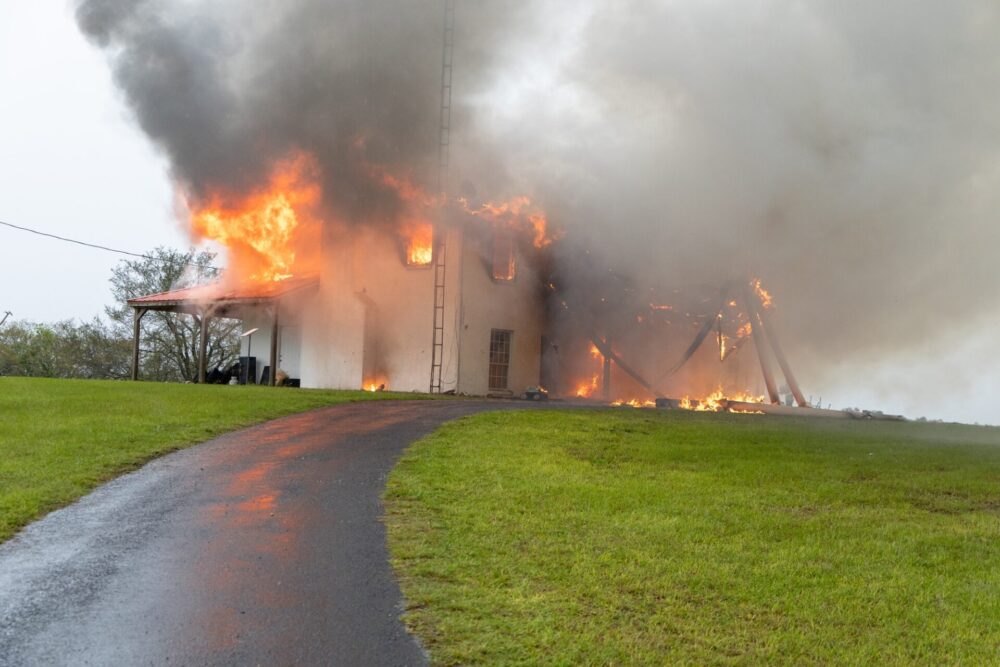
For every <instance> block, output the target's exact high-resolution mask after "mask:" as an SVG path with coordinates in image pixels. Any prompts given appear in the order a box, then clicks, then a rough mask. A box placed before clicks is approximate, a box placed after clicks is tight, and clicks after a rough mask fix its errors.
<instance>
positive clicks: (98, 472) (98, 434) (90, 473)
mask: <svg viewBox="0 0 1000 667" xmlns="http://www.w3.org/2000/svg"><path fill="white" fill-rule="evenodd" d="M410 396H412V395H410V394H403V395H400V394H390V393H377V394H373V393H369V392H362V391H353V392H351V391H318V390H306V389H284V388H272V387H256V386H249V387H230V386H224V385H190V384H188V385H185V384H154V383H147V382H104V381H98V380H51V379H41V378H14V377H0V541H3V540H4V539H6V538H8V537H10V536H11V535H12V534H13V533H14V532H15V531H16V530H17V529H18V528H20V527H22V526H23V525H25V524H26V523H27V522H28V521H31V520H32V519H34V518H37V517H39V516H41V515H42V514H44V513H45V512H48V511H50V510H52V509H54V508H56V507H59V506H60V505H64V504H66V503H67V502H70V501H72V500H74V499H76V498H78V497H80V496H81V495H83V494H84V493H86V492H87V491H89V490H91V489H92V488H94V487H95V486H97V485H98V484H100V483H101V482H103V481H106V480H108V479H110V478H112V477H114V476H116V475H119V474H121V473H122V472H125V471H128V470H131V469H134V468H135V467H137V466H139V465H141V464H142V463H144V462H146V461H148V460H149V459H151V458H153V457H155V456H158V455H160V454H164V453H166V452H169V451H172V450H175V449H179V448H181V447H184V446H187V445H190V444H193V443H196V442H202V441H204V440H208V439H209V438H211V437H213V436H215V435H218V434H220V433H224V432H226V431H231V430H234V429H236V428H240V427H242V426H248V425H250V424H253V423H256V422H261V421H265V420H268V419H273V418H275V417H280V416H282V415H286V414H291V413H294V412H302V411H304V410H309V409H312V408H317V407H321V406H324V405H331V404H333V403H342V402H345V401H356V400H369V399H381V398H400V397H410Z"/></svg>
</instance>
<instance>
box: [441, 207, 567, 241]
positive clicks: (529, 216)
mask: <svg viewBox="0 0 1000 667" xmlns="http://www.w3.org/2000/svg"><path fill="white" fill-rule="evenodd" d="M457 201H458V204H459V206H461V207H462V210H463V211H465V212H466V213H468V214H470V215H474V216H476V217H477V218H483V219H484V220H489V221H490V222H493V223H497V224H502V225H506V226H508V227H511V228H513V229H520V230H524V231H529V232H531V234H532V241H531V242H532V244H533V245H534V246H535V247H536V248H545V247H547V246H549V245H551V244H552V242H553V241H557V240H559V238H561V237H562V234H561V233H558V232H556V233H550V232H549V221H548V218H547V217H546V216H545V212H544V211H542V210H541V209H539V208H537V207H532V205H531V199H529V198H528V197H525V196H524V195H520V196H517V197H514V198H513V199H510V200H508V201H505V202H500V203H499V204H496V203H493V202H486V203H485V204H482V205H480V206H479V208H472V207H471V206H470V205H469V202H468V200H466V199H464V198H459V199H458V200H457Z"/></svg>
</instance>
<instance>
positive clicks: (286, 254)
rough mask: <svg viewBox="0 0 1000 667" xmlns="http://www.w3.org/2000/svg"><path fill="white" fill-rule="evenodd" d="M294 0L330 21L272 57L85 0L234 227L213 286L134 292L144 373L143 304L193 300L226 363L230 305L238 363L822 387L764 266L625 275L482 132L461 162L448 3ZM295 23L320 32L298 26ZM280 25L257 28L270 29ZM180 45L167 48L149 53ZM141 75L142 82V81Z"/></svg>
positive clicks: (337, 380)
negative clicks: (217, 330)
mask: <svg viewBox="0 0 1000 667" xmlns="http://www.w3.org/2000/svg"><path fill="white" fill-rule="evenodd" d="M295 8H296V9H297V10H301V13H299V12H297V11H292V10H289V11H290V13H289V14H287V15H284V14H281V12H280V11H279V15H280V16H281V18H282V20H287V21H288V22H289V23H288V25H300V26H302V27H304V26H310V27H311V26H312V25H313V23H315V22H316V21H320V19H322V21H321V22H322V24H323V25H324V26H327V28H328V30H329V31H330V32H331V35H329V36H328V35H327V34H326V32H325V31H326V30H327V28H324V31H320V32H317V33H316V35H317V39H319V41H318V42H315V43H314V42H313V41H311V39H312V38H310V40H307V43H308V44H310V45H312V46H314V47H315V49H313V50H311V51H309V52H308V53H305V54H297V55H296V54H294V53H292V54H285V50H284V49H285V47H286V46H287V43H286V42H283V41H280V40H279V41H280V44H281V46H282V48H281V49H279V50H278V51H277V52H276V53H279V54H284V55H279V56H278V59H277V64H272V63H271V61H270V59H265V60H260V59H258V58H256V56H255V54H256V53H257V51H256V50H254V49H245V50H240V49H233V50H225V51H219V52H214V51H212V49H209V53H207V54H206V53H205V51H204V49H205V48H207V46H208V45H206V44H205V43H203V42H200V41H194V42H191V41H189V40H190V35H188V34H187V33H186V32H184V31H183V30H182V29H181V26H182V25H183V24H184V19H185V18H186V17H187V15H186V14H185V13H184V11H181V10H178V11H179V12H180V13H179V14H178V15H177V16H176V17H175V18H176V19H177V21H178V22H177V23H176V24H164V23H162V22H160V21H159V20H157V19H156V14H155V11H154V10H152V9H150V10H148V11H154V13H153V14H152V15H146V14H145V13H144V12H146V11H147V9H143V8H142V7H139V6H137V7H132V8H131V9H123V10H122V11H121V12H117V11H104V10H103V9H100V8H99V7H98V6H97V5H93V4H92V3H87V2H85V3H84V4H83V5H82V14H81V21H82V22H83V23H84V25H85V26H86V27H87V29H88V31H90V32H91V33H92V34H93V35H94V37H95V39H97V40H98V41H100V42H102V43H105V44H107V43H112V42H113V43H119V44H121V45H123V47H124V51H120V52H119V53H142V54H146V55H147V56H148V57H142V58H123V59H121V60H119V61H118V62H119V64H120V66H121V67H122V70H121V72H120V73H119V76H120V78H121V79H122V81H124V82H125V84H126V85H125V88H126V91H127V93H128V95H129V99H130V102H131V103H132V105H133V106H134V108H135V109H136V111H137V113H138V116H139V120H140V123H141V124H142V125H143V127H144V128H145V129H146V130H147V131H148V132H149V133H150V134H151V136H153V137H154V138H155V139H156V140H157V141H158V142H159V143H160V144H161V145H162V146H164V148H165V149H166V151H167V153H168V154H169V156H170V160H171V167H172V170H173V174H174V176H175V178H176V182H177V189H178V194H179V199H180V200H182V201H183V205H184V206H185V207H186V209H187V210H186V211H185V215H184V217H185V218H187V220H188V221H189V223H190V228H191V231H192V236H193V238H195V239H198V240H209V241H213V242H215V243H218V244H221V245H222V246H224V247H225V250H226V254H227V259H228V266H227V271H226V274H225V275H224V276H223V277H222V279H221V280H220V281H219V283H218V284H215V285H207V286H198V287H189V288H185V289H179V290H174V291H171V292H167V293H164V294H156V295H148V296H141V297H137V298H135V299H132V300H131V301H130V302H129V304H130V305H131V306H132V307H133V308H134V309H135V330H134V333H135V350H136V352H135V357H134V359H133V377H134V378H135V377H138V374H139V367H140V358H139V354H140V353H139V350H140V341H141V334H142V317H143V315H144V314H145V313H146V312H148V311H150V310H160V311H171V312H175V313H182V314H186V315H188V316H191V317H195V318H197V320H198V322H199V324H200V330H201V341H200V342H201V349H202V354H201V363H200V369H199V375H200V377H201V379H202V381H204V380H205V379H206V377H207V375H208V374H209V372H210V371H211V370H212V369H207V368H205V361H204V359H205V357H206V355H205V353H204V349H205V345H206V341H207V337H208V323H209V322H210V321H211V319H212V318H218V317H224V318H236V319H239V320H241V321H242V322H243V329H244V332H245V333H246V334H247V335H246V336H245V340H244V347H243V349H241V358H242V364H241V365H242V374H243V379H244V381H247V382H258V383H260V382H266V383H268V384H275V383H276V382H277V380H278V378H279V377H280V378H281V379H282V381H285V380H288V381H290V382H291V383H293V384H298V385H299V386H303V387H327V388H342V389H358V388H365V389H370V390H377V389H380V388H381V389H388V390H398V391H430V392H456V393H463V394H472V395H498V396H517V395H521V394H522V393H524V392H526V390H529V389H535V390H536V391H533V392H532V393H533V395H535V396H544V395H546V391H545V390H544V389H541V388H542V387H545V388H546V389H547V390H548V393H551V394H552V395H555V396H563V397H569V398H577V399H586V398H589V399H599V400H602V401H605V402H615V403H619V404H629V405H652V404H655V403H656V402H657V401H660V402H661V403H663V404H664V405H672V406H675V407H691V408H701V409H705V408H706V406H707V407H708V408H711V409H727V408H728V407H729V406H730V402H732V403H733V404H734V405H735V404H736V402H743V403H750V404H761V403H763V402H765V401H767V402H769V403H770V404H775V403H778V402H780V401H782V389H787V391H786V392H785V393H786V394H787V395H789V396H792V397H793V399H794V401H795V403H796V404H797V405H799V406H805V405H806V404H807V401H806V400H805V398H804V397H803V396H802V393H801V391H800V390H799V389H798V386H797V383H796V381H795V378H794V376H793V375H792V373H791V370H790V368H789V367H788V364H787V360H786V359H785V358H784V356H783V353H782V351H781V348H780V346H779V345H778V343H777V339H776V337H775V335H774V329H773V327H772V326H771V325H769V324H768V322H767V320H768V317H769V316H768V314H767V311H768V309H769V308H770V307H771V306H772V303H771V298H770V295H769V294H767V292H766V291H765V290H764V289H763V287H762V286H761V285H760V283H759V281H757V282H747V281H746V277H745V276H741V277H739V278H737V279H735V280H729V281H725V278H724V277H723V278H722V279H723V281H724V284H722V285H721V291H720V285H719V284H715V285H711V286H709V287H708V288H707V289H705V288H704V286H703V285H702V286H700V287H698V288H697V289H694V290H681V289H679V288H666V287H665V286H664V285H663V284H662V282H661V281H658V280H656V279H650V278H649V276H652V275H653V274H654V273H655V272H652V271H650V272H646V273H648V275H647V276H642V275H641V274H642V273H643V272H637V273H638V274H639V275H637V276H634V278H626V277H624V276H621V275H619V274H617V273H616V272H615V271H614V270H611V269H609V268H607V264H606V263H605V262H604V260H603V259H601V260H599V259H598V256H599V255H601V254H602V253H599V252H594V254H593V255H591V250H590V249H589V248H587V247H586V243H588V242H589V243H594V244H595V246H596V245H599V244H602V243H604V242H603V241H601V240H599V239H598V240H596V243H595V241H594V240H591V241H583V240H581V239H576V238H573V237H572V235H567V238H566V239H564V240H560V238H561V236H563V228H564V227H566V228H568V227H570V226H569V225H565V226H562V225H550V224H549V220H548V217H547V215H546V212H545V210H544V209H543V208H542V207H541V206H540V205H538V204H537V203H535V202H533V201H532V200H531V199H529V198H528V197H527V196H524V195H521V194H519V193H520V192H522V191H523V190H528V192H530V193H531V194H532V195H535V194H536V193H535V192H534V188H532V187H530V185H529V186H528V187H526V188H525V187H523V186H524V185H525V183H524V181H522V180H521V179H520V178H518V177H517V176H516V175H515V174H513V173H510V171H513V170H504V169H502V168H499V167H497V166H496V165H498V164H499V161H496V160H493V159H491V153H492V151H491V150H482V144H481V143H480V142H479V139H478V137H476V135H475V132H470V133H466V134H465V135H462V134H461V132H459V133H457V134H458V136H464V139H466V140H467V143H466V142H461V143H459V144H458V146H459V152H460V157H461V158H463V159H461V160H460V161H459V164H460V167H459V168H456V167H455V166H452V165H450V162H449V160H450V157H449V156H450V152H451V150H452V128H451V110H452V97H451V93H452V69H453V62H454V60H455V58H456V54H455V44H456V41H455V32H456V30H455V3H454V2H453V1H452V0H447V1H445V2H443V9H444V14H443V19H444V20H443V25H442V23H441V15H439V14H436V13H435V12H428V11H427V10H426V8H425V7H423V6H422V5H414V6H413V7H412V8H409V9H407V10H406V11H405V12H403V13H402V14H401V12H402V10H401V8H400V7H399V6H398V4H397V3H371V2H366V3H353V2H348V3H332V4H325V3H317V4H313V3H308V2H307V3H304V4H302V5H296V6H295ZM164 11H167V10H166V9H164ZM171 11H173V10H171ZM192 11H194V14H192V16H193V17H195V18H198V17H199V16H200V15H199V14H198V11H200V10H192ZM206 11H208V10H206ZM276 11H277V10H276ZM404 15H405V17H406V20H401V19H402V18H403V16H404ZM216 19H218V20H222V21H225V20H228V19H226V18H225V17H221V18H219V17H216ZM91 22H92V23H91ZM262 25H264V23H262ZM275 25H277V26H285V25H286V24H285V23H282V22H280V21H279V22H278V23H276V24H275ZM476 25H478V24H476ZM481 25H483V26H486V25H487V24H485V23H484V24H481ZM472 26H473V24H472V23H470V26H469V27H470V29H474V28H473V27H472ZM286 27H287V26H286ZM442 28H443V31H442ZM145 29H149V30H152V31H154V32H157V31H161V30H162V31H164V34H163V37H164V38H167V41H168V42H170V41H171V40H179V42H180V44H178V43H173V46H174V48H172V49H171V50H169V52H164V53H160V52H156V53H147V51H148V49H149V48H150V44H151V43H156V40H152V42H151V41H150V40H144V39H142V34H143V30H145ZM302 32H305V33H308V34H310V35H312V34H313V33H312V32H310V31H295V33H294V34H295V35H297V36H298V35H299V34H300V33H302ZM486 32H487V33H489V34H491V35H492V34H493V31H492V30H490V29H487V30H486ZM320 33H322V36H321V37H319V35H320ZM282 34H283V33H282V31H281V30H278V31H277V32H276V33H275V35H277V36H278V37H280V36H281V35H282ZM497 34H499V33H497ZM334 37H335V38H334ZM269 38H270V35H269V34H262V35H255V34H252V35H251V36H250V37H247V39H248V40H250V41H251V42H252V41H253V40H254V39H257V40H258V41H260V43H261V44H263V45H270V46H274V44H273V43H271V42H270V41H269ZM442 38H443V39H442ZM296 39H297V38H296ZM296 43H297V42H296ZM485 44H486V42H485V41H483V40H480V39H469V40H468V41H467V42H466V43H465V46H464V47H463V48H464V51H463V52H462V55H461V58H462V60H463V62H470V63H471V62H479V63H480V64H482V63H485V62H487V61H488V58H487V57H486V54H485V52H483V51H481V50H480V49H482V48H485ZM327 47H329V48H330V49H332V50H333V51H332V52H330V53H328V52H327V51H325V50H324V49H326V48H327ZM213 48H214V47H213ZM177 58H180V59H181V60H179V61H177V62H176V63H174V64H175V65H176V67H159V66H156V67H153V68H152V69H150V70H146V69H145V67H146V66H147V65H155V64H156V63H158V62H160V60H161V59H166V60H170V59H177ZM171 62H173V61H171ZM191 63H197V65H198V66H197V67H190V65H191ZM227 63H228V64H229V65H231V66H232V69H233V71H242V68H244V67H245V68H248V69H247V71H250V72H254V73H255V74H256V75H257V78H256V79H255V80H254V81H255V85H253V86H239V85H233V84H234V81H231V80H230V79H227V78H226V76H225V75H224V74H225V72H224V71H223V70H224V69H225V68H223V67H222V65H225V64H227ZM136 68H137V69H136ZM220 68H221V69H220ZM473 69H475V68H473ZM470 71H471V70H470ZM480 71H482V72H485V71H487V70H485V69H482V68H480ZM178 72H198V73H199V77H202V76H203V77H204V80H202V79H201V78H198V77H194V78H190V77H180V78H178V77H177V76H175V75H176V74H177V73H178ZM276 75H277V76H276ZM138 81H146V82H148V84H145V83H144V84H143V85H131V84H135V83H136V82H138ZM466 83H467V84H468V83H469V80H468V79H467V80H466ZM257 84H260V86H258V85H257ZM192 87H194V88H192ZM178 90H180V91H183V92H184V94H182V95H176V94H175V93H176V91H178ZM462 151H464V153H462ZM528 180H530V178H529V179H528ZM473 182H475V183H477V184H478V186H479V188H480V189H481V190H482V192H483V193H486V194H485V196H477V194H476V192H477V187H476V185H474V184H473ZM452 184H454V185H457V187H449V186H450V185H452ZM459 192H461V193H462V195H459V194H458V193H459ZM586 215H587V216H588V217H594V216H597V215H600V214H598V213H595V212H594V211H591V210H588V211H586ZM606 240H607V239H605V241H606ZM720 268H722V267H720ZM250 332H253V333H252V335H250ZM712 341H714V343H715V345H712V344H710V343H712ZM751 341H752V344H748V343H750V342H751ZM715 348H717V351H716V349H715ZM749 350H754V351H755V352H754V353H751V352H748V351H749ZM753 356H756V360H754V359H752V357H753ZM772 357H773V363H772V359H771V358H772ZM758 362H759V363H758ZM775 363H776V364H777V366H778V367H780V369H781V372H782V374H783V375H784V377H785V384H784V385H783V386H779V385H778V383H777V381H776V379H775V373H774V372H773V371H772V367H773V366H774V364H775ZM761 380H763V384H761ZM765 392H766V395H765ZM695 396H696V397H700V398H692V397H695ZM669 397H677V398H676V399H673V400H671V399H670V398H669ZM734 398H738V399H741V401H734Z"/></svg>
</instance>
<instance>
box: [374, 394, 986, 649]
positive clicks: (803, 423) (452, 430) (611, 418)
mask: <svg viewBox="0 0 1000 667" xmlns="http://www.w3.org/2000/svg"><path fill="white" fill-rule="evenodd" d="M386 502H387V523H388V527H389V538H390V547H391V550H392V554H393V560H394V565H395V566H396V568H397V572H398V573H399V574H400V576H401V579H402V584H403V589H404V593H405V596H406V598H407V600H408V606H409V608H408V611H407V613H406V619H407V622H408V623H409V625H410V626H411V627H412V628H413V629H414V630H415V631H416V632H417V633H418V634H419V636H420V637H421V638H422V639H423V641H424V643H425V645H426V646H427V647H428V648H429V650H430V653H431V656H432V658H433V659H434V662H436V663H439V664H470V663H473V664H526V665H527V664H531V665H538V664H563V665H565V664H674V663H691V664H758V663H761V662H767V663H784V664H801V663H837V664H842V663H848V664H885V663H895V664H899V663H914V662H916V663H923V664H959V663H961V664H986V663H995V662H996V661H997V655H998V654H997V649H998V647H1000V429H990V428H983V427H965V426H948V425H938V424H914V423H877V422H857V421H839V420H819V419H817V420H806V419H797V418H781V417H778V418H773V417H772V418H766V417H763V416H755V415H715V414H694V413H680V412H653V411H617V412H609V411H603V412H550V411H545V412H534V411H532V412H525V413H516V414H515V413H496V414H484V415H479V416H475V417H471V418H467V419H464V420H462V421H460V422H454V423H452V424H450V425H447V426H445V427H444V428H443V429H442V430H441V431H439V432H438V433H436V434H435V435H433V436H431V437H429V438H427V439H426V440H424V441H422V442H420V443H419V444H417V445H416V446H414V447H413V448H412V449H411V450H410V451H409V452H408V454H407V455H406V456H405V457H404V459H403V461H402V462H401V464H400V465H399V466H398V467H397V468H396V470H395V471H394V472H393V474H392V476H391V478H390V481H389V487H388V490H387V494H386Z"/></svg>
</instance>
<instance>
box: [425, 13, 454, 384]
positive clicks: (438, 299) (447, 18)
mask: <svg viewBox="0 0 1000 667" xmlns="http://www.w3.org/2000/svg"><path fill="white" fill-rule="evenodd" d="M456 1H457V0H444V35H443V43H442V47H441V122H440V123H439V125H438V175H437V186H438V188H437V190H438V195H439V196H442V197H443V195H444V192H445V189H446V188H445V179H446V175H447V172H448V146H449V144H450V142H451V70H452V53H453V51H454V46H455V3H456ZM440 210H441V211H442V213H443V212H444V210H445V208H444V206H443V202H442V206H441V209H440ZM443 227H444V225H441V224H440V221H439V224H438V227H437V230H436V231H437V235H439V238H436V239H435V241H436V242H437V247H436V248H435V252H434V319H433V323H434V332H433V337H432V340H431V385H430V392H431V393H432V394H440V393H441V375H442V366H443V364H444V302H445V290H444V286H445V274H446V271H445V269H446V263H445V255H446V250H447V243H446V241H445V239H446V234H445V231H444V229H443Z"/></svg>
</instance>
